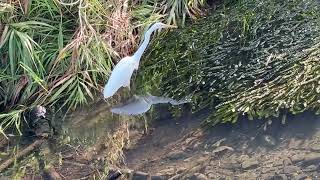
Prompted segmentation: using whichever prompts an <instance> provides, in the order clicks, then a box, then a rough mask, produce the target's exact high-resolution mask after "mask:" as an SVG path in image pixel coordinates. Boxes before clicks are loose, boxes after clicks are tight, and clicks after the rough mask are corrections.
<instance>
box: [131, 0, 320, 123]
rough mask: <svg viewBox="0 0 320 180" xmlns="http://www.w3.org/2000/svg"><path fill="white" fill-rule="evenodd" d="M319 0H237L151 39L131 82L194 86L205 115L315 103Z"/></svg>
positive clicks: (223, 116)
mask: <svg viewBox="0 0 320 180" xmlns="http://www.w3.org/2000/svg"><path fill="white" fill-rule="evenodd" d="M318 8H319V5H318V3H317V2H316V1H308V3H307V4H306V3H305V2H304V1H290V0H288V1H281V2H279V1H273V0H271V1H266V2H263V3H261V2H260V1H249V0H242V1H239V2H238V3H236V4H231V5H225V6H222V7H221V8H220V9H219V10H217V11H216V12H215V13H212V15H210V16H208V17H206V18H205V19H203V20H200V21H199V22H197V23H195V25H194V26H193V27H186V28H185V29H183V30H180V31H176V32H172V33H170V34H168V35H167V36H166V37H165V38H163V39H162V40H161V41H159V42H157V43H154V44H153V48H150V49H152V50H151V51H150V52H149V54H148V56H147V60H146V61H143V65H142V66H144V70H143V71H139V76H138V80H139V83H138V85H137V88H138V89H140V90H141V91H146V88H148V91H153V92H158V93H159V94H161V95H163V94H167V95H168V96H171V97H175V98H177V99H179V98H181V97H184V96H186V95H188V94H193V105H194V107H193V108H194V110H200V109H203V108H209V109H212V114H211V116H210V117H209V118H208V120H207V123H208V124H210V125H214V124H216V123H219V122H236V121H237V118H238V117H239V116H242V115H245V116H248V117H249V118H250V119H253V118H269V117H270V116H278V115H279V114H280V112H281V111H282V110H288V111H289V112H292V113H299V112H303V111H305V110H307V109H314V110H318V109H319V107H320V106H319V102H318V101H317V99H319V92H318V91H319V88H318V86H319V85H318V84H317V82H318V75H317V74H318V71H319V66H318V65H317V61H318V57H319V51H318V49H319V13H318V12H319V11H318V10H317V9H318Z"/></svg>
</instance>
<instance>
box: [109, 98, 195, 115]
mask: <svg viewBox="0 0 320 180" xmlns="http://www.w3.org/2000/svg"><path fill="white" fill-rule="evenodd" d="M190 101H191V99H190V97H189V96H187V97H186V98H184V99H182V100H180V101H176V100H174V99H171V98H166V97H158V96H152V95H146V96H137V95H134V96H133V98H131V99H130V100H129V101H128V102H126V103H125V104H124V105H121V106H118V107H113V108H111V109H110V111H111V112H113V113H116V114H121V115H138V114H143V113H145V112H147V111H148V110H149V109H150V108H151V106H152V105H154V104H161V103H162V104H163V103H170V104H172V105H179V104H184V103H188V102H190Z"/></svg>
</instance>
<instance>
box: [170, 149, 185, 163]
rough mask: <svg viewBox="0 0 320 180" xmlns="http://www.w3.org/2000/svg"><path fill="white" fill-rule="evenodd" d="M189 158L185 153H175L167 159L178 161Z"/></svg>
mask: <svg viewBox="0 0 320 180" xmlns="http://www.w3.org/2000/svg"><path fill="white" fill-rule="evenodd" d="M186 156H187V153H185V152H183V151H174V152H171V153H169V154H168V156H167V158H168V159H170V160H172V161H173V160H178V159H183V158H185V157H186Z"/></svg>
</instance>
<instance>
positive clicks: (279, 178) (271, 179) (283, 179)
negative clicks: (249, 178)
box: [262, 174, 288, 180]
mask: <svg viewBox="0 0 320 180" xmlns="http://www.w3.org/2000/svg"><path fill="white" fill-rule="evenodd" d="M262 179H265V180H287V179H288V178H287V176H286V175H284V174H278V175H269V176H267V177H265V178H262Z"/></svg>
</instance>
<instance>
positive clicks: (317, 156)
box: [303, 153, 320, 165]
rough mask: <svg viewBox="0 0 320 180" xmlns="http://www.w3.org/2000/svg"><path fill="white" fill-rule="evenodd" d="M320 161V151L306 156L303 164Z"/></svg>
mask: <svg viewBox="0 0 320 180" xmlns="http://www.w3.org/2000/svg"><path fill="white" fill-rule="evenodd" d="M319 161H320V153H310V154H307V155H306V156H305V157H304V160H303V165H311V164H316V163H318V162H319Z"/></svg>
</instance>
